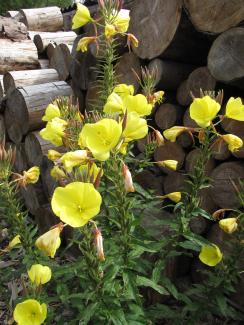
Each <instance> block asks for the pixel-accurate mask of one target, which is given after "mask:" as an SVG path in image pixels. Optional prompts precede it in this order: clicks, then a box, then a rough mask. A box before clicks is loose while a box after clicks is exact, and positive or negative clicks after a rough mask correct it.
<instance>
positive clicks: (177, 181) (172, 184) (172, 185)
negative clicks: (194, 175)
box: [164, 172, 187, 194]
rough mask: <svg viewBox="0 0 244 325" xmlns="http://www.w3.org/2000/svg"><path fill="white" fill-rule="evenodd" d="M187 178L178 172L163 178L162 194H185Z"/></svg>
mask: <svg viewBox="0 0 244 325" xmlns="http://www.w3.org/2000/svg"><path fill="white" fill-rule="evenodd" d="M186 181H187V176H186V175H184V174H181V173H179V172H174V173H172V174H169V175H167V176H166V177H165V180H164V192H165V194H169V193H172V192H183V191H184V192H185V191H186V190H187V182H186Z"/></svg>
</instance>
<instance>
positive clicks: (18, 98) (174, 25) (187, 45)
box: [0, 0, 244, 303]
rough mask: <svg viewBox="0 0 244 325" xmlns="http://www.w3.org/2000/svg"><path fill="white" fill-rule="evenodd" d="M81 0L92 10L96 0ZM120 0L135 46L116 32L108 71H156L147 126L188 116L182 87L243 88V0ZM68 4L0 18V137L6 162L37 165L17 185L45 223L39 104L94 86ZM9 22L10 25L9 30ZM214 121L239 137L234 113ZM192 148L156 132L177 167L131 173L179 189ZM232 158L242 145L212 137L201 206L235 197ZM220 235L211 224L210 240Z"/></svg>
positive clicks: (163, 154) (191, 90)
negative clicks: (155, 101)
mask: <svg viewBox="0 0 244 325" xmlns="http://www.w3.org/2000/svg"><path fill="white" fill-rule="evenodd" d="M86 4H87V5H88V7H89V10H90V12H91V13H92V15H95V14H96V11H97V1H95V0H94V1H92V0H89V1H87V2H86ZM124 4H125V8H128V9H130V10H131V14H130V15H131V22H130V32H131V33H133V34H134V35H135V36H136V37H137V38H138V40H139V46H138V48H134V49H133V51H132V52H130V53H129V52H128V50H127V48H126V47H125V43H126V40H125V39H121V40H120V41H121V46H119V47H118V49H119V50H118V51H119V55H120V58H119V60H118V62H117V63H116V72H117V74H118V80H119V82H120V83H123V82H125V83H128V84H133V85H134V87H135V91H136V92H139V91H140V85H139V83H138V81H137V79H136V78H135V75H134V72H133V70H134V71H136V73H137V74H138V75H139V76H140V67H141V66H147V67H148V69H149V70H150V71H155V72H156V82H157V85H156V88H157V89H158V90H164V91H165V93H166V95H165V101H164V102H163V103H162V104H161V105H159V106H158V107H156V109H155V110H154V112H153V114H152V116H151V117H150V122H149V123H151V124H152V125H153V126H154V127H156V128H157V129H159V130H160V131H164V130H165V129H167V128H170V127H172V126H174V125H184V126H192V127H194V126H196V124H195V122H194V121H193V120H191V118H190V115H189V106H190V104H191V102H192V96H191V94H193V95H194V96H195V97H197V96H199V94H200V89H202V90H211V91H213V90H219V89H223V90H224V102H226V101H227V100H228V99H229V97H231V96H233V97H237V96H240V97H242V96H243V89H244V28H243V26H242V25H241V23H242V22H243V21H244V0H239V1H229V0H202V1H199V0H153V1H152V0H125V1H124ZM74 13H75V6H72V7H69V8H65V9H63V10H62V13H61V11H60V10H59V9H57V7H49V8H42V9H24V10H21V11H20V12H18V13H16V12H12V11H9V12H8V16H9V17H14V18H12V19H11V18H8V20H7V18H1V20H0V23H1V24H2V25H3V26H4V27H5V26H6V28H5V29H4V30H5V35H4V36H3V35H1V34H0V43H1V45H2V46H1V53H2V54H1V56H0V74H2V77H1V78H0V100H1V108H0V114H1V115H0V136H1V135H2V134H6V133H5V130H7V139H8V140H9V141H12V142H13V143H14V144H15V145H16V149H17V161H16V166H15V168H16V171H18V172H21V171H23V170H24V169H26V168H28V167H31V166H32V165H36V164H37V165H39V166H41V169H42V177H41V181H40V182H39V183H38V184H37V185H34V186H32V187H30V188H29V190H28V192H24V194H23V195H24V197H25V202H26V205H27V207H28V208H29V209H30V211H31V213H32V214H33V215H35V216H36V217H37V218H38V222H39V223H41V224H42V226H43V227H44V228H45V229H46V228H47V227H48V226H49V225H50V224H48V225H47V222H46V221H45V220H46V218H45V217H44V215H48V216H49V219H50V215H51V214H50V209H49V207H48V206H47V205H46V204H47V203H48V201H49V200H50V196H51V194H52V191H53V188H54V186H55V184H54V183H53V181H52V179H51V178H50V169H51V164H50V162H48V161H47V159H46V157H45V155H46V153H47V151H48V149H50V148H53V146H52V145H51V144H50V143H48V142H47V141H44V140H43V139H41V138H40V136H39V133H38V131H39V130H40V128H42V127H43V122H42V120H41V118H42V116H43V113H44V110H45V107H46V106H47V104H48V103H49V102H50V100H52V99H54V98H55V97H57V96H61V95H70V94H71V92H72V90H71V87H72V89H73V92H74V94H75V96H76V97H77V98H78V99H79V104H80V108H81V109H82V110H83V109H84V107H85V105H86V106H87V107H89V105H90V103H92V101H93V100H94V98H96V96H97V91H98V89H97V88H96V83H94V80H95V76H94V67H95V65H96V62H97V57H96V49H94V48H92V47H91V48H90V50H89V51H88V52H86V53H81V52H79V53H78V52H76V46H77V42H78V40H79V39H80V38H81V37H83V36H85V35H90V34H91V33H92V26H89V25H88V26H85V28H81V29H79V30H76V31H75V32H76V34H77V35H76V34H75V33H74V32H73V31H71V21H72V17H73V15H74ZM10 21H11V23H10ZM23 23H24V24H23ZM11 24H12V25H14V26H15V28H14V33H12V34H11V28H12V27H11V26H12V25H11ZM27 29H28V34H27ZM16 30H21V31H22V32H21V33H18V32H16ZM63 30H64V31H63ZM70 85H71V87H70ZM3 111H4V113H3ZM3 114H4V118H3ZM219 128H220V131H221V132H222V133H223V132H226V133H233V134H235V135H237V136H239V137H241V138H242V139H243V141H244V122H237V121H234V120H231V119H225V120H224V121H223V122H222V123H221V125H220V126H219ZM144 145H145V139H143V140H141V141H138V145H137V150H138V157H141V156H143V150H144ZM198 154H199V152H198V150H197V149H195V148H194V143H193V141H192V139H191V137H189V136H188V135H187V134H182V135H181V136H179V138H178V139H177V142H175V143H171V142H167V141H166V143H165V145H163V146H161V147H159V148H157V149H156V151H155V153H154V160H155V161H160V160H168V159H174V160H177V161H178V162H179V163H178V168H177V171H175V172H170V171H169V170H168V169H166V168H163V167H162V168H157V167H155V168H153V169H150V170H147V171H144V172H143V175H141V176H140V177H138V182H139V183H140V184H141V185H142V186H145V187H147V188H152V189H155V190H156V192H157V193H158V194H160V195H162V194H167V193H170V192H175V191H184V190H185V189H186V186H187V185H186V184H187V183H185V180H186V179H187V176H185V174H186V173H188V172H191V171H192V170H193V169H194V165H195V164H194V162H195V161H196V158H197V156H198ZM242 159H244V149H241V150H239V151H237V152H235V153H231V152H230V151H229V150H228V148H227V146H226V145H225V144H222V145H221V146H217V147H216V146H213V157H212V158H211V159H210V161H209V162H208V164H207V165H206V170H205V172H206V174H207V175H208V176H210V177H211V178H212V179H213V181H212V185H213V186H212V187H211V188H209V189H207V190H206V189H204V190H202V193H201V196H202V203H201V206H202V208H204V209H206V210H207V211H208V212H209V213H213V212H214V211H215V210H217V209H218V208H237V207H238V206H240V204H239V201H238V199H237V195H236V190H235V189H234V187H233V184H232V182H235V184H236V185H237V186H238V182H239V179H244V163H243V160H242ZM40 217H41V218H42V217H43V222H42V221H40ZM191 227H192V230H193V231H194V232H195V233H197V234H206V235H207V234H208V233H209V231H211V228H212V224H211V222H207V221H206V220H205V219H203V218H202V217H199V218H196V220H194V222H192V224H191ZM221 236H222V232H221V231H220V230H219V229H218V230H217V234H216V236H215V237H216V238H217V239H216V240H219V238H222V237H221ZM214 240H215V238H213V241H214ZM187 274H188V275H189V273H187ZM185 275H186V274H181V276H185ZM236 301H237V303H239V302H238V299H236ZM239 301H240V299H239Z"/></svg>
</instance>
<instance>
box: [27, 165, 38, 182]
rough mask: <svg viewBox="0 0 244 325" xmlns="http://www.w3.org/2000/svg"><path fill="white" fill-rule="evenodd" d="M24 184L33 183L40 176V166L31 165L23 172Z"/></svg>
mask: <svg viewBox="0 0 244 325" xmlns="http://www.w3.org/2000/svg"><path fill="white" fill-rule="evenodd" d="M23 174H24V182H25V184H35V183H36V182H37V181H38V179H39V176H40V168H39V167H37V166H34V167H31V168H30V169H28V170H27V171H24V172H23Z"/></svg>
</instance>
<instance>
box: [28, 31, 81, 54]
mask: <svg viewBox="0 0 244 325" xmlns="http://www.w3.org/2000/svg"><path fill="white" fill-rule="evenodd" d="M75 38H76V34H75V32H72V31H70V32H62V31H61V32H60V31H59V32H56V33H39V34H36V35H35V37H34V43H35V45H36V47H37V50H38V52H39V53H42V52H44V51H45V50H46V48H47V46H48V44H49V43H55V44H56V45H59V44H61V43H64V44H67V45H72V44H73V43H74V40H75Z"/></svg>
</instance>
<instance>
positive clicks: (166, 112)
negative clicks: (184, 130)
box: [155, 103, 183, 130]
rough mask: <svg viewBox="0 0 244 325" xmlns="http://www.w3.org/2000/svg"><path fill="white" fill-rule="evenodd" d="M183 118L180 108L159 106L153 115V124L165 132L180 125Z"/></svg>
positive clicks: (169, 105)
mask: <svg viewBox="0 0 244 325" xmlns="http://www.w3.org/2000/svg"><path fill="white" fill-rule="evenodd" d="M182 116H183V110H182V107H180V106H177V105H173V104H169V103H166V104H161V105H160V106H159V107H158V108H157V110H156V114H155V122H156V124H157V126H158V127H159V128H160V129H161V130H166V129H169V128H171V127H172V126H174V125H177V124H178V123H180V120H181V118H182Z"/></svg>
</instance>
